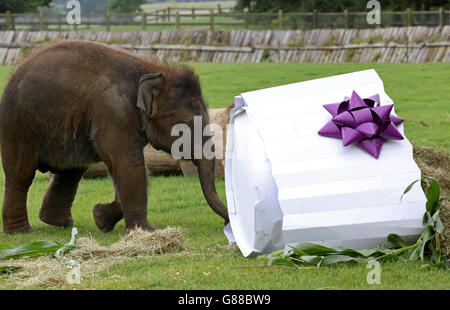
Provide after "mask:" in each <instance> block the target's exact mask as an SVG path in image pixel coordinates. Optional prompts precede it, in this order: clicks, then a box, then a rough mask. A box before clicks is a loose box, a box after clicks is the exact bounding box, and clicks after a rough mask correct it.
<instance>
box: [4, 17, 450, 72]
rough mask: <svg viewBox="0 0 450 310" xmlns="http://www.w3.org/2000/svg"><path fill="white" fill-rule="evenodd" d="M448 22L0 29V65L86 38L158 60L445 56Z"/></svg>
mask: <svg viewBox="0 0 450 310" xmlns="http://www.w3.org/2000/svg"><path fill="white" fill-rule="evenodd" d="M448 38H450V25H449V26H444V27H426V26H415V27H386V28H376V29H342V28H341V29H312V30H283V31H280V30H263V31H260V30H246V29H236V30H231V31H210V30H208V31H204V30H199V29H181V30H161V31H129V32H128V31H121V32H102V31H97V32H88V31H1V32H0V65H8V66H11V65H12V66H13V65H15V64H16V63H17V62H19V61H20V59H22V57H23V56H26V55H27V54H28V53H29V51H30V49H31V48H33V47H35V46H37V45H40V44H42V43H44V42H55V41H60V40H89V41H97V42H102V43H106V44H111V45H114V46H117V47H121V48H123V49H127V50H129V51H131V52H133V53H135V54H138V55H144V56H151V57H157V58H159V59H161V60H164V61H169V62H178V61H183V62H185V61H196V62H347V61H352V62H372V63H375V62H377V63H380V62H414V63H417V62H449V61H450V42H449V40H448Z"/></svg>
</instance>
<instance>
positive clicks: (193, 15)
mask: <svg viewBox="0 0 450 310" xmlns="http://www.w3.org/2000/svg"><path fill="white" fill-rule="evenodd" d="M192 19H195V8H192Z"/></svg>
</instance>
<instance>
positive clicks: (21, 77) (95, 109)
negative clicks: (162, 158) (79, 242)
mask: <svg viewBox="0 0 450 310" xmlns="http://www.w3.org/2000/svg"><path fill="white" fill-rule="evenodd" d="M194 116H201V117H202V126H203V127H202V128H204V127H205V126H207V125H208V123H209V120H208V113H207V107H206V105H205V102H204V100H203V98H202V93H201V89H200V83H199V80H198V77H197V76H196V75H195V74H194V73H193V72H192V70H190V69H188V68H187V67H184V66H174V65H170V66H169V65H166V64H162V63H159V62H157V61H149V60H145V59H141V58H138V57H136V56H134V55H132V54H130V53H128V52H126V51H123V50H120V49H114V48H111V47H108V46H106V45H103V44H98V43H92V42H84V41H64V42H60V43H55V44H51V45H48V46H47V47H45V48H42V49H40V50H38V51H36V52H34V53H32V54H31V55H30V56H29V57H28V58H27V59H25V60H24V61H23V62H22V63H21V64H20V65H19V66H18V68H17V69H16V71H15V72H14V74H13V75H12V76H11V79H10V80H9V82H8V84H7V86H6V88H5V90H4V93H3V98H2V102H1V105H0V144H1V156H2V162H3V169H4V172H5V192H4V200H3V210H2V216H3V231H4V232H5V233H8V234H11V233H27V232H30V231H31V230H32V229H31V226H30V224H29V222H28V215H27V208H26V203H27V192H28V188H29V187H30V185H31V183H32V181H33V178H34V175H35V171H36V169H38V170H39V171H41V172H46V171H51V172H52V173H53V174H54V177H53V179H52V181H51V184H50V186H49V188H48V190H47V192H46V193H45V196H44V200H43V202H42V206H41V209H40V212H39V217H40V219H41V220H42V221H44V222H45V223H48V224H50V225H55V226H66V227H67V226H72V225H73V219H72V215H71V206H72V203H73V200H74V197H75V194H76V191H77V187H78V182H79V181H80V179H81V177H82V175H83V173H84V172H85V171H86V169H87V167H88V166H89V165H90V164H91V163H94V162H98V161H104V162H105V164H106V165H107V167H108V171H109V174H110V175H111V177H112V179H113V182H114V187H115V191H116V195H115V200H114V201H113V202H111V203H106V204H97V205H95V206H94V209H93V213H94V219H95V223H96V224H97V226H98V228H99V229H101V230H102V231H105V232H106V231H111V230H112V229H113V228H114V226H115V224H116V223H117V222H118V221H119V220H121V219H122V218H124V219H125V226H126V231H129V230H130V229H133V228H135V227H139V228H142V229H144V230H148V231H151V230H154V229H155V228H154V226H153V225H152V224H150V223H149V221H148V220H147V178H146V173H145V166H144V155H143V148H144V146H145V145H146V144H147V143H150V144H151V145H152V146H153V147H154V148H155V149H158V150H163V151H166V152H170V151H171V146H172V143H173V142H174V141H175V140H177V139H178V137H177V136H172V135H171V130H172V127H173V126H174V125H176V124H185V125H187V126H189V128H191V132H194V130H193V126H194ZM209 139H210V137H208V136H202V138H201V139H192V141H194V142H193V143H192V154H193V153H194V151H193V150H194V149H196V148H200V149H201V148H202V146H203V145H204V144H205V143H206V142H207V141H208V140H209ZM196 140H197V142H195V141H196ZM195 143H197V144H198V145H195ZM183 154H185V150H183ZM191 158H194V156H192V157H191ZM208 158H210V157H209V156H208ZM208 158H206V157H205V156H203V157H200V158H196V159H193V163H194V164H195V165H196V166H197V167H198V171H199V179H200V184H201V187H202V190H203V194H204V196H205V198H206V201H207V202H208V204H209V205H210V206H211V208H212V209H213V210H214V211H215V212H216V213H217V214H219V215H220V216H221V217H222V218H223V219H224V220H225V223H228V213H227V209H226V207H225V205H224V204H223V203H222V201H221V200H220V199H219V197H218V195H217V192H216V188H215V185H214V159H208Z"/></svg>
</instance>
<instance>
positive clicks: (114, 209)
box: [94, 143, 155, 232]
mask: <svg viewBox="0 0 450 310" xmlns="http://www.w3.org/2000/svg"><path fill="white" fill-rule="evenodd" d="M122 145H123V148H122V149H117V148H116V149H115V150H114V151H113V152H109V153H108V154H107V155H106V156H105V157H106V158H104V162H105V163H106V165H107V167H108V171H109V174H110V175H111V178H112V179H113V182H114V186H115V188H116V201H115V202H113V203H111V204H110V205H109V206H108V207H109V208H110V209H108V211H107V212H106V211H105V208H106V207H97V208H96V209H97V210H102V209H103V211H105V212H103V214H104V216H105V218H106V219H107V222H109V225H107V226H106V227H104V228H106V230H108V229H112V227H114V224H113V222H114V221H116V222H117V221H118V220H119V219H120V218H119V216H120V214H119V212H118V211H119V206H120V207H121V211H122V215H123V218H124V219H125V231H126V232H127V231H129V230H131V229H134V228H136V227H138V228H141V229H143V230H147V231H153V230H155V227H154V226H153V225H152V224H150V223H149V221H148V220H147V176H146V171H145V164H144V154H143V148H141V147H137V146H136V145H138V143H132V144H129V143H124V144H122ZM117 196H118V197H117ZM117 202H119V203H117ZM94 212H95V210H94ZM94 215H95V213H94ZM97 223H99V221H97ZM111 225H112V227H111ZM104 230H105V229H104Z"/></svg>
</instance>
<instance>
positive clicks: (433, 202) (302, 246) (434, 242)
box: [268, 176, 450, 268]
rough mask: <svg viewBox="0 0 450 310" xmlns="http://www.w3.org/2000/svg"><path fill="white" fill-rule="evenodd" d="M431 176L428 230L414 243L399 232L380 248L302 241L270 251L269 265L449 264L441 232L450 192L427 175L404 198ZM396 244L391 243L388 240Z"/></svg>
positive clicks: (427, 205)
mask: <svg viewBox="0 0 450 310" xmlns="http://www.w3.org/2000/svg"><path fill="white" fill-rule="evenodd" d="M421 180H428V181H429V186H428V188H427V190H426V193H425V196H426V198H427V203H426V212H425V214H424V215H423V219H422V225H423V227H424V232H423V233H422V234H421V235H420V237H419V238H418V239H417V241H416V242H415V243H414V244H409V243H408V242H406V241H405V240H404V239H403V238H402V237H401V236H399V235H397V234H389V235H388V236H387V237H386V240H385V242H384V243H383V244H382V246H381V247H380V248H376V249H363V250H353V249H345V248H343V247H334V248H328V247H324V246H322V245H318V244H313V243H308V242H300V243H298V244H297V245H296V246H291V249H290V250H289V251H287V252H285V251H284V250H280V251H277V252H274V253H272V254H270V255H269V258H268V265H283V266H292V267H296V266H297V265H299V264H313V265H316V266H317V267H320V266H324V265H330V264H336V263H341V262H368V261H369V260H377V261H386V260H399V259H403V260H411V261H415V260H421V261H423V262H426V264H425V265H424V266H433V267H441V268H448V267H450V259H449V258H448V257H447V256H446V255H445V254H444V253H442V250H441V245H440V239H439V237H440V235H441V234H442V232H443V230H444V225H443V224H442V221H441V219H440V217H439V212H440V209H441V206H442V202H441V200H442V199H449V198H450V195H447V194H441V189H440V186H439V183H438V182H437V181H436V179H434V178H432V177H428V176H425V177H423V178H421V179H418V180H415V181H414V182H412V183H411V184H410V185H408V187H407V188H406V189H405V191H404V192H403V195H402V198H403V196H404V195H405V194H407V193H408V192H409V191H410V190H411V188H412V187H413V186H414V184H416V183H417V182H418V181H421ZM388 243H389V244H391V245H392V247H388V246H387V244H388Z"/></svg>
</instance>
